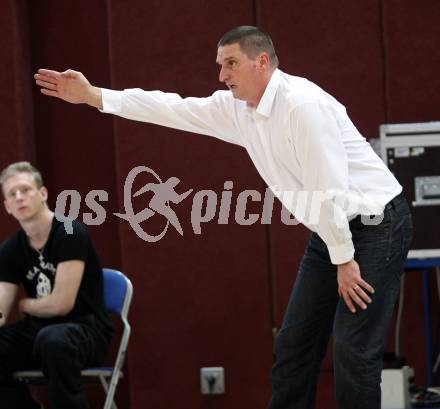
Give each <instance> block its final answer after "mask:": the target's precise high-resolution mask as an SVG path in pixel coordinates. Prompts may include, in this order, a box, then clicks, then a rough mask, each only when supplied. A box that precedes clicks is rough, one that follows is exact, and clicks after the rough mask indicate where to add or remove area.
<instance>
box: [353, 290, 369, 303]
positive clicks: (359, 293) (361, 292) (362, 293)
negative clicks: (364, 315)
mask: <svg viewBox="0 0 440 409" xmlns="http://www.w3.org/2000/svg"><path fill="white" fill-rule="evenodd" d="M353 290H354V291H356V293H357V295H358V296H359V297H361V298H362V299H363V300H364V301H365V302H367V303H369V304H370V303H371V298H370V297H369V296H368V294H367V293H366V292H365V291H364V290H363V288H361V287H359V286H357V288H356V287H354V288H353Z"/></svg>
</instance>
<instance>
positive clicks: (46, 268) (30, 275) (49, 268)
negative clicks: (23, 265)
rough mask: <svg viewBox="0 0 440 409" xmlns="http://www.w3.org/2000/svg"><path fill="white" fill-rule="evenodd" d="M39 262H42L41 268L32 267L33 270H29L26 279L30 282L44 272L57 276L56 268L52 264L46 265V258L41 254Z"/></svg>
mask: <svg viewBox="0 0 440 409" xmlns="http://www.w3.org/2000/svg"><path fill="white" fill-rule="evenodd" d="M38 260H39V261H40V266H39V267H37V266H34V267H32V269H31V270H29V271H28V272H27V274H26V278H27V279H28V280H30V281H31V280H33V278H34V277H35V276H36V275H37V274H41V273H42V270H43V271H45V272H46V273H51V274H52V275H53V276H54V275H55V272H56V268H55V266H54V265H53V264H52V263H46V262H45V261H44V257H43V255H42V254H40V256H39V257H38Z"/></svg>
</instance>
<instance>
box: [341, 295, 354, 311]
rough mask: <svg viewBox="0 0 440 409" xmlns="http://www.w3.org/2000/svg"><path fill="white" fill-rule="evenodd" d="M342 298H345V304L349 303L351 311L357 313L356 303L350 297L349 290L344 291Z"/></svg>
mask: <svg viewBox="0 0 440 409" xmlns="http://www.w3.org/2000/svg"><path fill="white" fill-rule="evenodd" d="M342 298H343V299H344V301H345V304H346V305H347V307H348V309H349V310H350V311H351V312H353V313H355V312H356V308H354V304H353V302H352V301H351V298H350V296H349V295H348V292H346V293H343V294H342Z"/></svg>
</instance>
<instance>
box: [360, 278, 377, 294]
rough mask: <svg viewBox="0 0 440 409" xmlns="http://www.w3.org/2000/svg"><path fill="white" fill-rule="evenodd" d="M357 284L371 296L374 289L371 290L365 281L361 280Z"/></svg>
mask: <svg viewBox="0 0 440 409" xmlns="http://www.w3.org/2000/svg"><path fill="white" fill-rule="evenodd" d="M359 284H360V286H361V287H363V288H365V289H366V290H367V291H369V292H370V293H371V294H374V288H373V287H372V286H371V285H370V284H368V283H367V282H366V281H364V280H361V281H360V282H359Z"/></svg>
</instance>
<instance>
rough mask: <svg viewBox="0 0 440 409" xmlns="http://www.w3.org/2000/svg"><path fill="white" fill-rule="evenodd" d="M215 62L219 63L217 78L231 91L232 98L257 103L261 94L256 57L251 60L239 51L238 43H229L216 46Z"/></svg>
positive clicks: (253, 104) (252, 103) (251, 103)
mask: <svg viewBox="0 0 440 409" xmlns="http://www.w3.org/2000/svg"><path fill="white" fill-rule="evenodd" d="M217 64H219V65H220V74H219V80H220V82H224V83H225V84H226V86H227V87H228V88H229V89H230V90H231V91H232V94H233V95H234V98H237V99H241V100H243V101H246V102H247V103H249V104H250V105H252V106H255V105H257V104H258V99H257V98H258V97H259V96H260V94H261V90H260V82H259V65H258V57H257V58H256V59H255V60H252V59H251V58H249V57H248V56H247V55H246V54H245V53H244V52H243V51H241V49H240V45H239V44H230V45H225V46H223V47H219V48H218V50H217Z"/></svg>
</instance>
